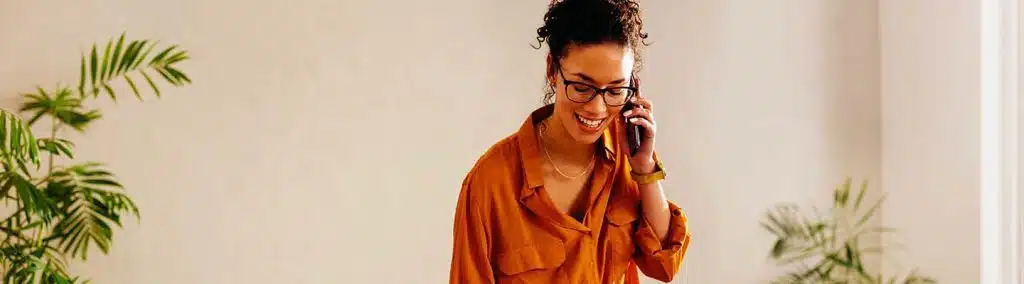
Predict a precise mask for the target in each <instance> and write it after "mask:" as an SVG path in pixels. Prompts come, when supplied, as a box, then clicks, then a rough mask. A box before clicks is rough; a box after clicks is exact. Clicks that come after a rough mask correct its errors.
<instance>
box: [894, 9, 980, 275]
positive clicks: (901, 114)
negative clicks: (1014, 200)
mask: <svg viewBox="0 0 1024 284" xmlns="http://www.w3.org/2000/svg"><path fill="white" fill-rule="evenodd" d="M979 2H980V1H978V0H957V1H942V2H941V5H939V4H937V3H936V2H935V1H928V0H881V1H880V4H879V11H880V13H879V14H880V27H881V29H880V39H881V59H882V69H881V70H882V71H881V78H882V85H881V86H882V88H881V90H882V123H883V128H882V145H883V148H882V149H883V150H882V175H883V181H884V188H885V189H886V190H888V191H889V192H890V199H889V201H888V206H886V207H885V211H884V212H885V214H884V216H885V218H884V223H885V225H886V226H891V227H895V228H897V229H899V230H901V233H900V235H899V239H898V240H899V241H900V242H901V243H902V244H904V245H905V246H906V250H907V252H908V254H906V255H902V256H900V257H898V258H896V259H895V260H894V261H890V262H887V263H886V264H885V266H886V267H887V268H890V270H889V271H893V270H894V269H898V268H899V266H904V265H914V266H919V267H920V268H921V270H922V271H923V272H924V273H926V274H929V275H932V276H935V277H937V278H938V279H939V280H940V281H941V282H943V283H978V281H979V280H978V279H979V277H980V265H979V262H980V260H981V259H980V257H981V255H980V241H981V240H980V238H979V229H980V227H981V225H980V218H981V216H980V208H979V205H980V204H981V201H980V196H981V191H980V190H981V180H980V173H981V171H980V168H981V164H980V163H981V161H980V153H981V152H980V149H981V148H980V144H979V143H980V139H981V138H980V137H981V132H980V126H981V121H980V117H981V113H980V111H981V105H980V101H981V97H980V94H981V89H980V87H981V85H980V78H981V77H980V76H981V75H980V73H979V71H980V68H981V66H980V58H981V57H980V51H981V50H980V45H979V43H980V26H979V24H980V18H979V17H980V15H981V13H980V10H979V9H980V5H979Z"/></svg>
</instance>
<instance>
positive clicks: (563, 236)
mask: <svg viewBox="0 0 1024 284" xmlns="http://www.w3.org/2000/svg"><path fill="white" fill-rule="evenodd" d="M642 25H643V23H642V20H641V18H640V11H639V5H638V4H637V3H636V2H635V1H632V0H631V1H623V0H562V1H555V2H554V3H552V4H551V6H550V7H549V10H548V12H547V13H546V14H545V16H544V26H543V27H541V28H539V29H538V30H537V36H538V39H539V40H540V42H541V43H545V42H546V43H547V46H548V56H547V74H546V78H547V82H548V88H547V90H548V92H547V94H546V96H545V102H546V103H547V104H546V105H545V106H543V107H541V108H539V109H537V110H536V111H534V112H533V113H532V114H530V115H529V116H528V117H527V118H526V121H525V122H524V123H523V125H522V127H520V129H519V131H518V132H516V133H514V134H512V135H511V136H509V137H507V138H505V139H503V140H501V141H500V142H498V143H497V144H495V145H494V146H492V147H491V148H490V149H489V150H488V151H487V152H486V153H485V154H484V155H483V156H482V157H480V159H479V160H478V161H477V163H476V165H475V166H474V167H473V168H472V170H470V172H469V174H468V175H467V176H466V178H465V180H464V181H463V184H462V191H461V193H460V195H459V201H458V206H457V208H456V211H455V224H454V249H453V253H452V263H451V274H450V282H451V283H460V284H463V283H573V284H575V283H639V279H638V278H639V273H637V268H639V271H641V272H643V274H645V275H647V276H649V277H652V278H655V279H658V280H661V281H665V282H669V281H671V280H672V278H673V277H674V276H675V274H676V273H677V271H679V267H680V266H681V265H682V261H683V256H684V254H685V253H686V249H687V246H688V245H689V243H690V234H689V232H688V231H687V228H686V217H685V215H684V214H683V213H682V212H681V210H680V209H679V207H678V206H676V205H675V204H673V203H670V202H669V201H667V200H666V199H665V193H664V189H663V188H662V186H661V183H660V180H661V179H662V178H664V169H662V168H661V164H660V163H659V162H658V161H657V157H656V155H655V154H654V148H655V140H656V133H657V131H656V127H655V126H656V125H657V124H656V123H655V120H654V116H653V109H654V108H653V107H652V105H651V102H650V101H648V100H646V99H644V98H643V97H642V96H640V94H639V92H638V89H637V84H635V83H636V82H637V79H636V67H639V65H640V64H639V57H638V54H637V52H636V51H637V50H638V48H640V47H641V46H642V42H643V40H644V39H645V38H646V37H647V35H646V34H645V33H644V32H643V28H642ZM627 103H632V104H633V105H635V107H633V108H626V109H623V108H624V107H626V105H627ZM627 125H638V126H640V127H641V128H642V129H643V130H645V131H643V133H644V134H643V135H644V137H643V139H642V143H641V144H640V147H639V149H638V150H637V151H636V153H635V154H632V155H631V154H630V150H629V148H628V147H627V146H626V145H627V144H626V138H625V137H626V130H625V128H627V127H628V126H627Z"/></svg>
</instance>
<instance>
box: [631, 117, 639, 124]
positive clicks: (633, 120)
mask: <svg viewBox="0 0 1024 284" xmlns="http://www.w3.org/2000/svg"><path fill="white" fill-rule="evenodd" d="M636 120H637V118H636V117H634V118H630V119H629V122H634V123H635V122H636Z"/></svg>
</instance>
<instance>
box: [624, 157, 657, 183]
mask: <svg viewBox="0 0 1024 284" xmlns="http://www.w3.org/2000/svg"><path fill="white" fill-rule="evenodd" d="M664 169H665V168H664V167H662V165H661V161H659V160H657V159H655V160H654V172H652V173H649V174H646V175H640V174H637V173H634V172H631V173H629V174H630V175H631V176H633V180H635V181H636V183H637V184H640V185H644V184H650V183H654V182H656V181H659V180H663V179H665V170H664Z"/></svg>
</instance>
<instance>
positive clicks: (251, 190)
mask: <svg viewBox="0 0 1024 284" xmlns="http://www.w3.org/2000/svg"><path fill="white" fill-rule="evenodd" d="M979 2H980V1H979V0H945V1H940V2H935V1H926V0H877V1H876V0H829V1H820V0H780V1H741V0H718V1H703V0H701V1H698V0H676V1H668V0H661V1H654V0H647V1H643V2H642V6H643V9H644V11H645V15H646V18H645V24H646V29H647V31H648V32H650V34H651V40H652V42H653V45H652V46H650V47H649V48H648V49H647V50H646V54H645V56H646V57H645V59H646V62H645V63H646V69H645V70H644V73H643V76H644V94H645V95H646V96H648V97H649V98H650V99H651V100H652V101H653V102H654V103H655V104H656V106H657V110H658V114H657V118H658V122H659V126H660V132H659V135H660V137H659V145H658V150H659V152H660V153H659V156H660V157H662V159H663V160H664V163H665V164H666V167H667V168H668V171H669V179H668V180H667V181H666V182H665V186H666V188H667V189H668V192H667V194H668V196H669V197H670V198H671V199H672V200H674V201H676V202H677V203H679V204H680V205H681V206H682V207H683V208H684V210H686V212H687V214H688V215H689V216H690V226H691V230H692V232H693V234H694V242H693V245H692V246H691V250H690V252H689V254H688V257H687V262H686V268H685V269H684V271H683V273H682V274H681V275H680V276H679V277H677V280H676V281H675V283H760V282H763V281H764V280H767V279H770V278H772V277H773V276H775V275H777V274H778V273H781V272H782V270H781V269H779V268H777V267H775V266H773V265H772V264H771V263H769V262H768V261H767V257H766V256H767V252H768V249H769V248H770V245H771V238H770V235H769V234H767V233H766V232H765V231H763V229H761V228H760V227H759V226H758V221H759V219H760V218H761V216H762V214H763V213H764V212H765V210H767V209H768V208H770V207H771V206H772V205H773V204H775V203H778V202H801V203H803V202H816V203H818V204H821V205H827V203H825V202H827V200H828V198H829V194H830V192H831V190H832V188H833V187H834V186H835V185H837V184H839V183H840V182H842V181H843V179H844V178H845V177H847V176H849V177H852V178H854V179H855V180H856V181H860V180H863V179H867V180H868V181H869V183H870V185H871V186H873V189H877V190H880V189H885V190H887V191H888V192H889V194H890V199H889V201H888V205H887V206H886V207H885V208H884V211H883V215H882V218H881V219H880V220H879V221H880V222H882V223H884V224H885V225H887V226H893V227H896V228H898V229H900V230H901V235H900V240H901V241H902V243H903V244H905V245H906V247H907V249H906V253H903V254H899V255H897V257H895V258H893V259H889V260H875V261H874V262H873V263H872V265H875V266H884V267H885V268H886V269H887V271H893V270H895V269H900V268H901V267H902V266H903V265H914V266H920V267H921V269H922V271H923V272H924V273H925V274H928V275H932V276H936V277H938V278H939V280H940V281H942V282H943V283H976V282H977V281H979V280H978V277H979V257H980V253H979V243H980V240H979V232H978V228H979V227H980V225H979V218H980V215H979V213H978V210H979V208H978V206H979V204H980V201H979V194H980V187H979V183H980V180H979V169H980V168H979V167H980V160H979V153H980V149H979V145H978V141H979V138H978V137H979V135H980V132H979V126H980V122H979V114H980V105H979V96H980V86H979V84H980V83H979V76H978V70H979V58H980V54H979V52H980V50H979V44H978V42H979V28H978V22H979V15H980V13H979ZM547 3H548V1H540V0H535V1H479V0H472V1H471V0H445V1H326V0H292V1H267V0H250V1H241V0H230V1H228V0H225V1H199V0H183V1H173V2H168V1H152V0H147V1H128V0H89V1H54V0H42V1H15V0H3V1H0V93H2V94H3V96H4V97H3V99H4V100H5V103H4V107H13V106H15V105H16V101H14V100H15V99H16V95H17V94H18V93H19V92H27V91H31V90H32V88H33V87H34V86H35V85H36V84H42V85H44V86H52V84H54V83H57V82H64V83H69V84H70V83H73V82H74V80H76V79H77V62H78V56H79V54H80V53H81V52H82V51H83V50H84V48H85V47H86V46H87V45H88V44H90V43H92V42H100V41H106V40H107V39H108V38H109V37H111V36H116V35H117V34H119V33H121V32H122V31H126V32H128V35H129V36H130V37H134V38H152V39H158V40H160V41H161V42H165V43H174V44H180V45H182V46H183V47H185V48H186V49H188V50H190V51H191V54H192V57H193V58H194V59H193V60H191V61H190V62H189V63H187V64H186V65H183V67H184V68H183V69H184V70H185V71H186V72H187V73H188V74H189V75H191V77H192V78H193V80H194V82H195V84H194V85H191V86H188V87H185V88H179V89H165V90H164V91H165V93H166V95H165V97H164V98H163V99H161V100H159V101H157V100H150V101H147V102H144V103H139V102H136V101H133V100H130V99H125V100H122V102H121V103H119V104H117V105H114V104H107V103H104V104H103V107H104V111H105V114H106V118H105V119H104V120H102V121H101V122H99V123H98V124H96V125H94V127H93V128H92V129H91V132H90V133H89V135H88V136H87V137H85V138H82V139H79V140H76V142H77V143H78V145H79V152H80V154H79V155H80V158H82V159H83V160H98V161H103V162H106V163H108V164H109V165H110V166H111V167H112V169H113V170H114V171H115V173H117V174H118V175H119V176H120V177H121V180H122V181H123V183H124V184H126V185H127V186H128V190H129V191H130V193H131V194H132V196H134V197H135V198H136V200H137V201H138V203H139V205H140V207H141V209H142V214H143V216H142V217H143V218H142V222H141V223H140V224H129V225H128V226H127V227H126V229H125V230H123V231H120V232H119V233H118V234H116V235H115V245H114V249H113V251H112V252H111V254H110V255H109V256H102V257H94V258H93V259H91V260H90V262H88V263H87V264H81V265H77V266H76V267H75V270H76V271H79V272H82V273H84V274H86V275H87V276H89V277H92V278H93V279H94V280H95V282H96V283H151V284H160V283H445V282H446V281H447V273H448V263H449V259H450V254H451V252H450V247H451V224H452V211H453V208H454V206H455V201H456V195H457V193H458V188H459V184H460V182H461V180H462V178H463V176H464V174H465V172H466V171H467V170H468V169H469V168H470V167H471V166H472V164H473V162H474V161H475V159H476V158H477V157H478V156H479V155H480V154H482V153H483V151H485V150H486V149H487V147H489V146H490V145H491V144H492V143H494V142H496V141H497V140H499V139H501V138H503V137H505V136H507V135H509V134H511V133H512V132H514V131H515V130H516V129H517V128H518V126H519V125H520V124H521V123H522V121H523V120H524V119H525V118H526V115H527V114H528V113H529V112H530V111H531V110H533V109H534V108H536V107H539V106H540V99H541V95H542V93H541V88H542V86H543V81H542V80H543V67H544V66H543V62H544V52H543V51H542V50H535V49H533V48H531V47H530V44H535V43H536V42H535V36H536V34H535V31H536V28H537V27H539V26H540V24H541V19H542V15H543V13H544V11H545V9H546V6H547ZM876 193H877V192H876Z"/></svg>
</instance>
